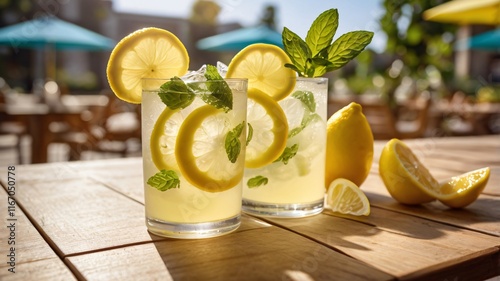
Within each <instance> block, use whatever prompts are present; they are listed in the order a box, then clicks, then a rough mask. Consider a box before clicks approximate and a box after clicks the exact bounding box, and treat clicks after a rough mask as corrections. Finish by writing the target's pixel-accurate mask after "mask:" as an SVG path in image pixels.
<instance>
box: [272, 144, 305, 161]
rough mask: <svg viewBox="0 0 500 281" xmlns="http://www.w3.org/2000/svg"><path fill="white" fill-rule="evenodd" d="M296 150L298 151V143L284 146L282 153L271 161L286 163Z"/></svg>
mask: <svg viewBox="0 0 500 281" xmlns="http://www.w3.org/2000/svg"><path fill="white" fill-rule="evenodd" d="M297 151H299V144H298V143H296V144H294V145H292V146H287V147H285V150H283V153H281V155H280V157H278V159H276V160H274V162H273V163H275V162H283V164H285V165H287V164H288V161H290V159H292V158H293V157H295V155H296V154H297Z"/></svg>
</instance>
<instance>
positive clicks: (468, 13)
mask: <svg viewBox="0 0 500 281" xmlns="http://www.w3.org/2000/svg"><path fill="white" fill-rule="evenodd" d="M423 17H424V19H425V20H429V21H436V22H444V23H455V24H462V25H467V24H486V25H497V24H500V0H453V1H450V2H446V3H444V4H441V5H439V6H436V7H434V8H432V9H429V10H426V11H425V12H424V14H423Z"/></svg>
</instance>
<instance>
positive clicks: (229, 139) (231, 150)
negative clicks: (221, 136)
mask: <svg viewBox="0 0 500 281" xmlns="http://www.w3.org/2000/svg"><path fill="white" fill-rule="evenodd" d="M244 126H245V121H243V122H242V123H241V124H238V125H237V126H236V127H234V129H232V130H231V131H229V132H228V133H227V134H226V139H225V141H224V147H225V148H226V153H227V158H228V159H229V161H231V163H235V162H236V160H238V156H239V155H240V152H241V142H240V136H241V133H242V132H243V128H244Z"/></svg>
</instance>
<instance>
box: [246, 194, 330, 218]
mask: <svg viewBox="0 0 500 281" xmlns="http://www.w3.org/2000/svg"><path fill="white" fill-rule="evenodd" d="M323 205H324V200H323V199H321V200H318V201H314V202H310V203H303V204H272V203H264V202H258V201H252V200H247V199H243V206H242V210H243V212H245V213H247V214H250V215H255V216H260V217H274V218H300V217H308V216H313V215H317V214H319V213H321V212H322V211H323Z"/></svg>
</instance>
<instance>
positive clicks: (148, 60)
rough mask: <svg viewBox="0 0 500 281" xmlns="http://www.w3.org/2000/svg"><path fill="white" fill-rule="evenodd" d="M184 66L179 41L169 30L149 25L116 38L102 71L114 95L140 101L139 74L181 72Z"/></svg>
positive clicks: (165, 75)
mask: <svg viewBox="0 0 500 281" xmlns="http://www.w3.org/2000/svg"><path fill="white" fill-rule="evenodd" d="M188 67H189V56H188V54H187V51H186V48H185V47H184V45H183V44H182V42H181V41H180V40H179V39H178V38H177V37H176V36H175V35H173V34H172V33H170V32H169V31H166V30H163V29H159V28H154V27H149V28H144V29H140V30H137V31H135V32H133V33H131V34H129V35H128V36H126V37H124V38H123V39H122V40H121V41H120V42H118V44H117V45H116V46H115V48H114V49H113V51H112V52H111V56H110V57H109V61H108V66H107V69H106V73H107V77H108V82H109V85H110V87H111V89H112V90H113V92H114V93H115V95H116V96H117V97H118V98H120V99H122V100H124V101H126V102H130V103H141V91H142V85H141V79H142V78H171V77H173V76H182V75H184V74H186V73H187V70H188ZM150 86H151V87H152V88H157V87H159V86H160V85H150Z"/></svg>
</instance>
